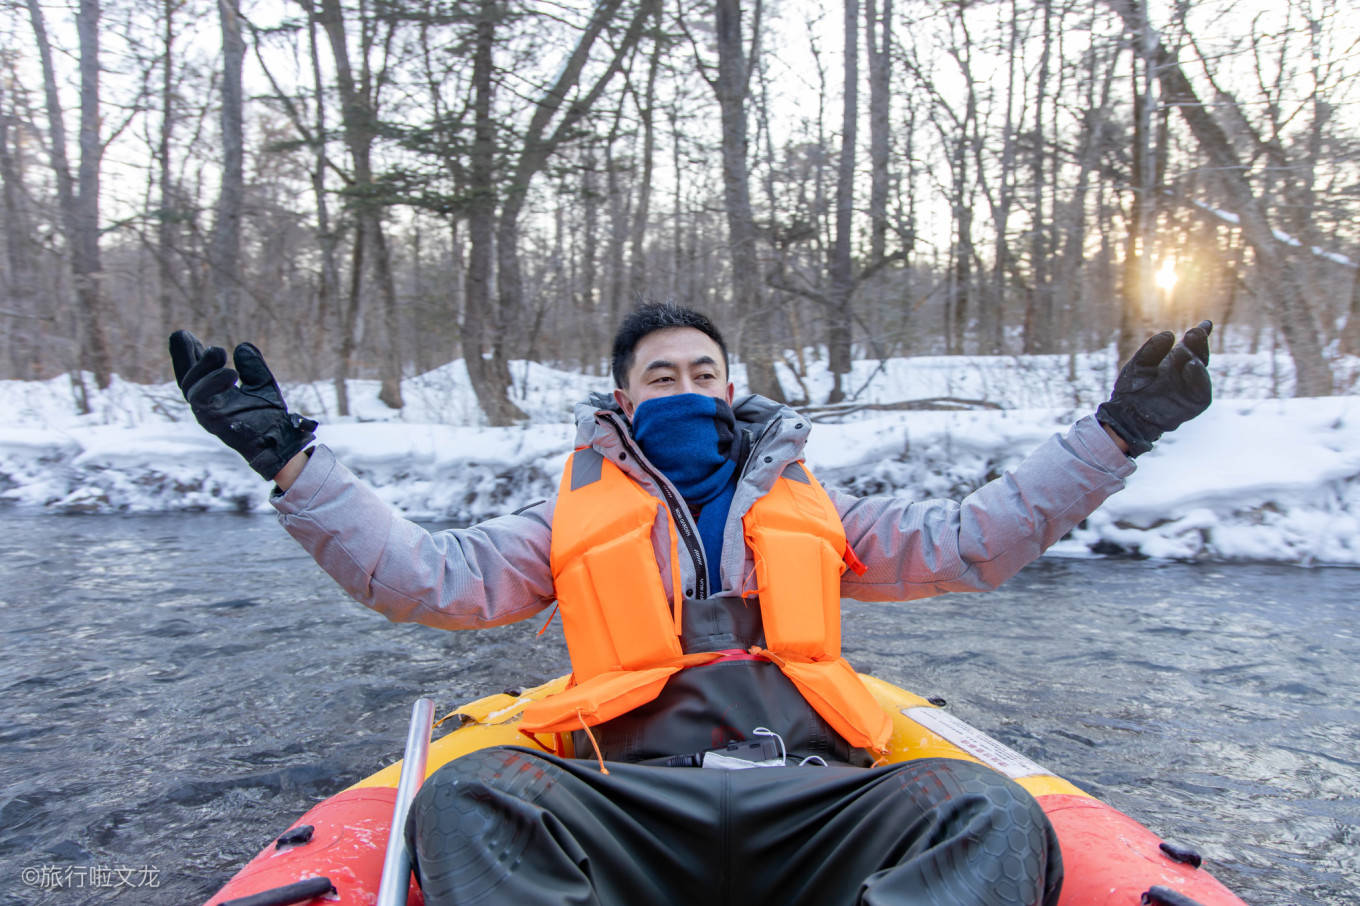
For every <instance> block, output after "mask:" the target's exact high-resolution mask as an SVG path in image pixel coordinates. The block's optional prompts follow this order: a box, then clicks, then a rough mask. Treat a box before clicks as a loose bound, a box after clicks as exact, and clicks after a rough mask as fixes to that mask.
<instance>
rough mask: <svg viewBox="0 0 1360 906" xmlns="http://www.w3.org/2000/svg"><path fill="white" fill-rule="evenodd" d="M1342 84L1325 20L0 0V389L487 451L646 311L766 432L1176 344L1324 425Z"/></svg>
mask: <svg viewBox="0 0 1360 906" xmlns="http://www.w3.org/2000/svg"><path fill="white" fill-rule="evenodd" d="M1358 92H1360V24H1357V22H1356V16H1355V15H1354V9H1353V8H1352V7H1350V4H1349V3H1347V2H1345V0H1276V2H1269V3H1267V2H1255V0H1204V2H1189V0H1177V2H1158V3H1151V2H1146V0H948V2H946V0H841V2H840V3H838V4H825V5H823V4H818V3H815V2H807V0H665V2H663V0H595V2H592V3H586V2H580V0H426V2H414V0H217V2H216V3H212V2H208V0H46V2H39V0H6V2H4V3H3V4H0V182H2V183H3V206H2V207H0V234H3V243H4V255H3V257H2V258H0V325H3V330H0V379H14V380H46V379H52V378H58V377H62V376H63V375H65V376H68V377H69V380H70V385H71V394H72V405H73V407H75V408H76V409H80V408H81V407H83V406H87V405H88V403H87V396H88V395H89V394H90V393H91V391H92V389H93V388H95V387H105V386H107V385H108V384H109V382H110V381H111V380H112V379H113V377H114V376H115V375H116V376H118V377H120V378H121V379H124V380H131V381H152V382H160V381H165V380H167V379H168V377H169V366H168V359H167V355H166V353H165V341H166V336H167V335H168V334H169V333H170V331H172V330H173V329H175V328H179V327H186V328H189V329H192V330H194V331H195V332H196V333H197V334H198V335H199V336H201V337H203V338H204V339H205V340H206V341H208V342H211V343H214V344H217V345H224V346H228V347H230V346H231V345H233V344H235V343H237V342H240V341H245V340H250V341H252V342H254V343H255V344H257V345H258V346H259V347H260V348H261V349H262V350H263V351H264V353H265V354H266V356H268V357H269V359H270V362H271V364H273V365H274V366H275V368H276V371H277V372H278V374H279V376H280V377H281V378H282V379H287V380H303V379H306V380H318V379H323V380H326V381H333V382H334V385H335V388H336V394H337V400H338V406H339V409H340V411H339V413H338V414H339V415H346V414H348V407H349V402H348V400H349V397H348V394H347V390H346V387H347V381H351V380H354V379H359V378H364V379H372V380H378V381H380V382H381V386H382V392H381V399H382V401H383V402H384V403H385V404H386V405H388V406H390V407H392V408H394V409H399V408H401V407H402V405H403V401H402V398H401V394H402V391H401V380H402V378H403V377H410V376H412V375H415V374H419V373H422V372H424V371H427V370H429V369H432V368H435V367H437V366H439V365H441V364H444V363H447V362H449V361H452V360H456V359H462V360H463V361H464V363H465V364H466V366H467V373H468V378H469V380H470V381H471V384H472V386H473V388H474V389H475V391H476V395H477V399H478V401H479V404H480V406H481V409H482V412H483V413H484V416H485V419H486V422H487V423H488V424H491V425H510V424H515V423H517V422H519V421H521V420H522V419H523V417H524V416H523V413H522V411H521V410H520V408H519V407H518V406H517V405H516V403H515V397H516V389H515V382H516V371H515V369H514V368H512V363H514V362H517V361H536V362H542V363H548V364H552V365H554V366H556V367H561V368H568V369H577V370H581V371H585V372H588V373H595V374H600V375H604V374H606V373H607V367H606V365H607V356H608V352H609V350H608V344H609V339H610V335H611V332H612V328H613V326H614V324H615V323H616V322H617V320H618V318H619V317H620V316H621V314H622V313H624V312H626V311H627V310H628V309H629V308H631V307H632V306H633V305H634V304H635V303H636V302H638V301H641V300H653V299H659V300H664V299H674V300H676V301H678V302H681V303H683V304H687V305H691V306H694V307H697V308H699V309H701V310H704V311H706V312H708V313H709V314H711V315H712V316H714V318H715V320H717V321H718V322H719V323H720V324H721V325H722V326H723V328H724V330H725V332H726V334H727V339H728V343H729V346H730V348H731V351H732V353H733V355H734V356H735V357H736V358H737V359H738V360H739V361H740V362H741V363H743V364H744V366H745V370H746V376H747V383H748V385H749V389H750V390H752V391H754V392H758V393H763V394H765V395H767V396H770V397H772V398H775V399H781V400H789V401H796V402H803V403H808V402H812V403H835V402H840V401H843V400H847V399H851V398H853V397H854V395H855V394H856V393H857V392H858V391H859V390H860V389H861V388H857V387H855V386H852V385H851V382H850V381H849V379H848V375H849V373H850V365H851V362H852V361H854V360H856V359H866V358H867V359H885V358H889V357H899V356H912V355H983V356H1024V355H1058V356H1063V355H1067V356H1075V355H1076V354H1077V353H1081V352H1087V351H1091V350H1096V349H1102V348H1113V349H1116V350H1117V351H1118V353H1119V355H1120V356H1126V355H1127V354H1129V353H1130V352H1131V351H1132V350H1133V349H1135V348H1136V347H1137V345H1138V344H1139V343H1140V342H1141V341H1142V340H1143V338H1145V337H1146V336H1147V334H1148V333H1150V332H1153V331H1155V330H1160V329H1163V328H1169V329H1176V330H1180V329H1184V328H1185V327H1188V326H1190V325H1192V324H1194V323H1195V322H1197V321H1198V320H1200V319H1202V318H1210V319H1212V320H1213V321H1214V322H1215V325H1216V328H1215V335H1214V341H1215V349H1225V348H1231V349H1235V350H1240V351H1261V350H1275V351H1277V352H1278V355H1279V356H1280V358H1281V360H1282V361H1284V362H1285V363H1287V364H1288V366H1289V367H1290V368H1292V373H1293V377H1294V382H1293V390H1294V393H1295V394H1296V395H1298V396H1326V395H1330V394H1333V393H1337V392H1340V391H1342V390H1344V389H1345V388H1344V387H1342V386H1341V385H1342V383H1343V382H1342V381H1341V379H1340V376H1339V370H1340V365H1339V363H1341V362H1342V361H1343V360H1345V359H1346V358H1347V357H1349V356H1354V355H1356V354H1360V268H1358V267H1357V262H1360V228H1358V227H1357V225H1358V224H1360V216H1357V215H1360V96H1358ZM814 361H815V362H818V363H822V364H824V365H825V366H826V367H827V368H829V370H830V371H831V373H832V374H833V375H835V376H836V379H835V382H834V384H833V386H832V389H831V391H830V393H829V395H828V396H826V398H823V399H816V400H808V399H806V393H805V391H803V390H802V383H801V381H800V379H799V378H800V375H804V374H806V373H807V372H808V369H809V366H810V364H811V363H813V362H814ZM781 377H782V379H781Z"/></svg>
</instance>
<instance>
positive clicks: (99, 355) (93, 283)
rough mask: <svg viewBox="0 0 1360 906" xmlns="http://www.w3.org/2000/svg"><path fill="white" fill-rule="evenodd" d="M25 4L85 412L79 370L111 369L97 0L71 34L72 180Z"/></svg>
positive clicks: (52, 83)
mask: <svg viewBox="0 0 1360 906" xmlns="http://www.w3.org/2000/svg"><path fill="white" fill-rule="evenodd" d="M27 5H28V13H29V19H30V21H31V22H32V24H33V36H34V39H35V40H36V42H37V45H38V56H39V59H40V61H41V63H42V73H43V89H44V93H45V95H46V102H47V119H48V128H49V130H50V131H49V136H48V146H49V151H50V154H51V159H52V171H53V174H54V176H55V177H56V183H57V197H58V202H59V204H60V207H61V223H62V232H63V234H64V238H65V239H66V244H67V249H68V254H69V255H70V258H71V276H72V282H73V284H74V286H75V293H76V311H77V318H78V325H79V326H78V333H79V344H78V348H79V350H80V361H79V363H78V365H77V367H76V369H75V371H74V372H73V374H72V381H73V382H74V385H75V392H76V398H77V399H76V403H77V406H78V408H79V409H80V411H81V412H82V413H88V412H89V411H90V410H89V402H88V399H87V398H86V396H85V393H84V379H83V377H82V376H81V370H82V369H89V370H90V371H92V372H93V373H94V378H95V383H96V384H97V385H98V386H99V388H100V389H105V388H107V387H108V386H109V381H110V377H111V375H112V372H113V366H112V361H111V358H110V355H109V347H108V341H107V339H106V338H105V335H104V306H103V298H102V293H101V287H100V284H101V281H102V279H103V272H102V268H101V264H100V260H99V167H100V162H101V159H102V157H103V150H104V149H103V145H102V144H101V142H100V138H99V3H98V0H80V6H79V9H78V10H77V12H76V32H77V34H78V36H79V41H80V135H79V146H80V165H79V170H78V171H77V174H76V178H75V180H74V181H73V180H72V178H71V167H70V164H69V163H68V162H67V156H66V124H65V114H64V112H63V111H62V107H61V100H60V98H59V97H58V95H57V77H56V71H55V68H54V66H53V64H52V45H51V43H50V42H49V41H48V38H47V27H46V24H45V22H44V21H43V15H42V10H41V9H40V8H39V6H38V2H37V0H27Z"/></svg>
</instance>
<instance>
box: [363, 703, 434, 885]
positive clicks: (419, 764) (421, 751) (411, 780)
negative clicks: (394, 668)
mask: <svg viewBox="0 0 1360 906" xmlns="http://www.w3.org/2000/svg"><path fill="white" fill-rule="evenodd" d="M433 723H434V702H432V701H430V700H429V699H428V698H419V699H416V703H415V705H414V706H412V708H411V727H410V729H409V730H407V731H406V753H405V754H404V755H403V756H402V761H401V778H400V779H399V780H398V781H397V801H396V803H395V804H393V806H392V828H391V832H390V833H389V834H388V837H387V855H386V857H385V858H384V859H383V872H382V883H381V884H380V885H379V886H378V903H377V906H405V904H406V893H407V891H408V890H409V889H410V885H411V854H410V852H408V851H407V849H406V813H407V812H409V811H410V809H411V800H412V799H414V798H415V796H416V790H418V789H420V784H421V783H422V782H423V781H424V780H425V759H426V756H427V755H428V754H429V752H430V730H431V728H432V726H433Z"/></svg>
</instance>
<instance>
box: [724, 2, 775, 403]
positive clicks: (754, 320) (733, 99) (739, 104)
mask: <svg viewBox="0 0 1360 906" xmlns="http://www.w3.org/2000/svg"><path fill="white" fill-rule="evenodd" d="M713 8H714V26H715V36H716V39H717V45H718V67H717V72H716V74H714V75H712V76H709V75H708V74H707V73H706V74H705V78H707V79H708V83H709V85H710V86H712V88H713V92H714V94H715V95H716V96H717V99H718V106H719V108H720V110H721V117H722V185H723V200H724V208H725V210H726V213H727V235H728V255H729V256H730V261H731V268H732V297H733V298H732V301H733V304H734V305H735V307H736V310H737V311H738V312H739V313H740V316H741V318H742V321H743V329H742V338H743V343H742V353H743V357H744V358H745V360H746V383H747V384H748V386H749V387H750V389H751V390H752V391H753V392H755V393H759V394H761V395H762V396H767V397H769V398H770V399H773V400H777V401H779V402H783V401H784V391H783V389H782V388H781V387H780V386H779V378H778V376H777V375H776V374H775V371H774V343H773V339H772V336H771V325H770V321H771V320H772V319H771V317H770V314H771V313H770V312H769V311H768V310H767V308H766V304H765V299H764V293H763V292H762V289H761V278H760V274H761V272H762V268H761V266H760V250H759V245H758V242H757V237H756V221H755V213H754V211H753V210H752V207H751V184H750V171H749V169H748V160H747V119H746V98H747V96H748V95H749V94H750V87H751V86H750V82H751V60H752V59H753V58H754V57H755V56H756V54H757V52H758V48H759V42H760V37H761V31H760V30H761V23H760V13H761V0H756V13H755V24H754V27H753V28H752V30H751V50H750V52H749V53H748V51H747V49H746V38H745V35H744V33H743V29H742V24H741V20H742V13H741V0H715V2H714V7H713Z"/></svg>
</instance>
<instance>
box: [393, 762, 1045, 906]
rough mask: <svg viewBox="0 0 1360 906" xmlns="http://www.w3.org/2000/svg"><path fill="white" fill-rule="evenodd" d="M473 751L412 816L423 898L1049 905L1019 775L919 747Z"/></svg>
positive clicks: (1036, 834) (1034, 811)
mask: <svg viewBox="0 0 1360 906" xmlns="http://www.w3.org/2000/svg"><path fill="white" fill-rule="evenodd" d="M610 771H611V773H610V774H609V775H604V774H601V773H600V772H599V770H598V769H597V767H596V766H595V764H594V763H593V762H589V761H574V760H563V759H557V758H553V757H551V756H546V755H543V754H541V753H537V752H533V751H530V750H523V749H514V748H502V749H488V750H483V751H480V752H474V753H471V754H469V755H466V756H464V757H463V758H460V759H457V760H456V761H453V762H451V763H450V764H448V765H446V766H445V767H443V768H441V769H440V770H439V771H438V772H436V773H435V774H434V775H433V776H432V777H431V778H430V779H429V780H427V781H426V783H425V785H424V786H423V787H422V789H421V791H420V793H419V795H418V796H417V797H416V801H415V803H414V804H413V805H412V809H411V819H410V821H409V822H408V825H407V835H408V840H409V841H410V843H411V847H412V852H413V854H414V861H415V865H416V871H417V877H418V878H419V880H420V883H421V887H422V889H423V890H424V893H425V898H426V902H427V903H429V904H430V906H443V904H449V903H458V904H469V903H481V904H513V906H521V904H524V906H537V904H545V906H546V904H568V903H570V904H599V906H633V904H641V903H646V904H648V906H651V904H667V903H676V904H680V903H685V904H692V903H695V902H704V903H708V904H711V906H726V904H741V906H750V904H762V903H779V904H781V906H782V904H788V906H849V904H857V903H863V904H867V906H889V904H891V906H926V904H929V906H954V904H959V906H964V904H966V906H1039V904H1044V906H1053V904H1054V903H1056V901H1057V896H1058V891H1059V888H1060V885H1061V876H1062V862H1061V856H1060V855H1059V852H1058V846H1057V841H1056V838H1055V837H1054V835H1053V831H1052V828H1051V826H1050V825H1049V823H1048V821H1047V819H1046V818H1045V817H1044V815H1043V812H1042V810H1041V809H1040V808H1039V806H1038V804H1037V803H1036V802H1035V801H1034V800H1033V798H1032V797H1030V796H1029V794H1028V793H1026V792H1025V791H1024V790H1023V789H1021V788H1020V787H1019V786H1017V785H1016V784H1014V783H1013V782H1011V781H1009V780H1006V779H1005V778H1003V777H1001V776H1000V775H998V774H996V773H994V772H992V771H991V770H989V769H987V768H984V767H982V766H980V765H976V764H973V763H971V762H962V761H954V760H950V759H925V760H921V761H914V762H908V763H906V764H900V765H891V766H888V767H883V768H876V769H864V768H855V767H848V766H831V767H785V768H760V769H755V770H745V771H718V770H708V769H702V768H659V767H647V766H640V765H631V764H611V765H610Z"/></svg>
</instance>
